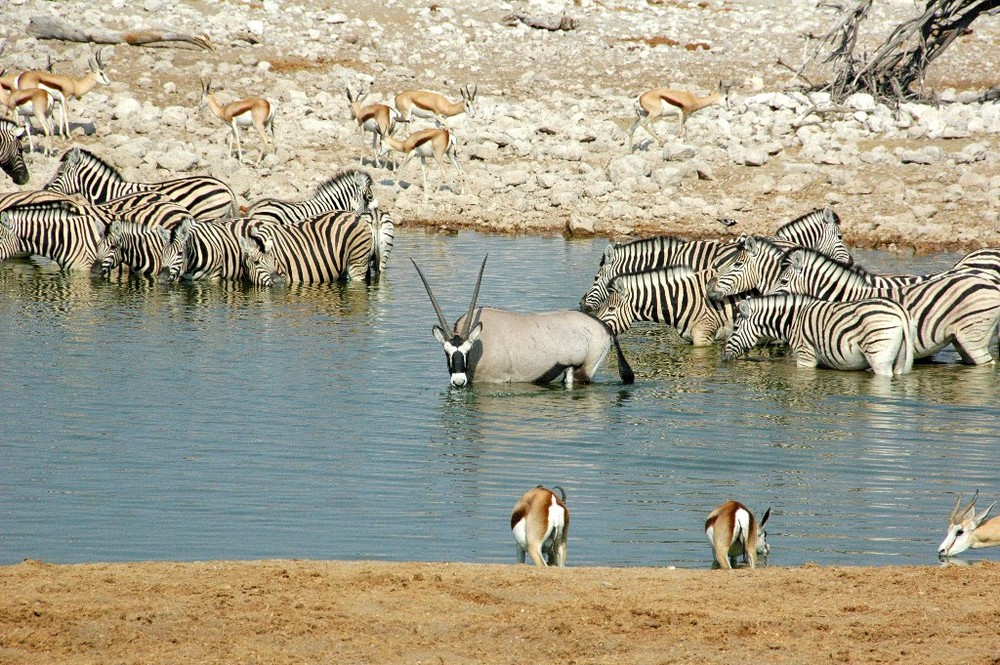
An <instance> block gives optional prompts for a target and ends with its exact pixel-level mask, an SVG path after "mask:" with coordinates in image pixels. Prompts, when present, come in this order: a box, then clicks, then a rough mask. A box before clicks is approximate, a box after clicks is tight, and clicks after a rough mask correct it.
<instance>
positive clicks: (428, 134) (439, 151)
mask: <svg viewBox="0 0 1000 665" xmlns="http://www.w3.org/2000/svg"><path fill="white" fill-rule="evenodd" d="M382 141H383V143H382V152H383V154H384V153H386V152H388V151H389V149H390V148H391V149H392V150H395V151H397V152H402V153H405V154H406V159H404V160H403V163H402V164H400V165H399V170H402V169H403V167H404V166H406V165H407V164H408V163H409V162H410V160H411V159H413V158H414V157H419V158H420V174H421V175H422V176H423V183H424V202H425V203H426V202H427V166H426V164H427V158H428V157H433V158H434V159H435V161H437V163H438V166H440V167H441V184H439V185H438V186H437V189H441V187H442V186H444V180H445V177H446V175H447V174H446V173H445V166H444V157H445V156H447V157H448V160H449V161H450V162H451V163H452V164H454V165H455V169H456V170H458V175H459V191H460V192H461V193H464V192H465V171H463V170H462V167H461V165H460V164H459V163H458V157H457V152H458V146H457V144H456V143H455V137H454V136H453V135H452V133H451V132H449V131H448V130H447V129H445V128H444V127H437V128H431V129H422V130H420V131H419V132H414V133H413V134H410V135H409V136H407V137H406V139H405V140H403V141H400V140H399V139H396V138H393V137H391V136H389V135H388V134H386V135H383V136H382ZM435 191H436V190H435Z"/></svg>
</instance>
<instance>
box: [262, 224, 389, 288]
mask: <svg viewBox="0 0 1000 665" xmlns="http://www.w3.org/2000/svg"><path fill="white" fill-rule="evenodd" d="M371 217H372V215H371V214H366V215H360V216H359V215H355V214H354V213H353V212H348V211H337V212H332V213H327V214H325V215H320V216H319V217H314V218H312V219H308V220H306V221H304V222H300V223H298V224H293V225H290V226H285V225H281V224H275V223H273V222H258V223H255V224H254V225H253V226H251V227H250V228H249V229H248V232H247V235H248V237H249V238H250V240H252V241H254V242H256V244H257V249H259V250H260V251H261V252H263V254H264V255H265V256H266V257H268V258H269V259H270V260H271V267H272V270H273V272H276V273H278V274H279V275H281V276H282V277H284V278H285V280H286V281H287V282H288V283H289V284H292V283H305V284H322V283H327V282H336V281H338V280H339V279H341V278H342V277H346V278H347V279H366V278H368V277H370V275H371V267H372V258H371V257H372V256H373V250H372V246H373V244H374V239H373V237H372V232H371V225H372V222H371V221H370V218H371ZM253 258H254V259H255V260H256V259H258V258H259V257H257V256H256V255H254V257H253ZM258 274H259V273H258Z"/></svg>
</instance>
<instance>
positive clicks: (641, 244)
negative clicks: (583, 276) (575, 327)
mask: <svg viewBox="0 0 1000 665" xmlns="http://www.w3.org/2000/svg"><path fill="white" fill-rule="evenodd" d="M727 247H728V244H727V243H722V242H720V241H718V240H683V239H681V238H676V237H674V236H656V237H653V238H643V239H640V240H633V241H630V242H626V243H614V244H609V245H608V246H607V247H605V248H604V254H603V255H601V262H600V264H599V265H598V269H597V274H595V275H594V283H593V285H592V286H591V287H590V290H589V291H587V293H586V294H584V296H583V298H582V299H581V300H580V309H582V310H584V311H593V310H595V309H597V308H598V307H600V305H601V303H603V302H604V301H605V300H606V299H607V297H608V284H609V283H610V282H611V280H612V279H614V278H615V277H616V276H618V275H623V274H626V273H634V272H642V271H645V270H659V269H661V268H669V267H671V266H687V267H689V268H691V269H693V270H706V269H708V268H711V267H712V265H713V264H714V263H715V260H716V258H717V257H718V256H719V255H720V254H721V253H723V252H725V251H726V249H727Z"/></svg>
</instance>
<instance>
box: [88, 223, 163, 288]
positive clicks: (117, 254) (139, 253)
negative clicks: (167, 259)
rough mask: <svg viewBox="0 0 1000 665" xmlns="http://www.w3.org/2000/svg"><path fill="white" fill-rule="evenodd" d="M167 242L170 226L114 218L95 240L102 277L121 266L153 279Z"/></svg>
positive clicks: (159, 267)
mask: <svg viewBox="0 0 1000 665" xmlns="http://www.w3.org/2000/svg"><path fill="white" fill-rule="evenodd" d="M169 242H170V229H168V228H166V227H163V226H146V225H144V224H136V223H134V222H121V221H114V222H112V223H111V225H110V226H109V227H108V232H107V233H106V234H104V237H103V238H101V240H100V242H98V243H97V255H96V258H95V261H96V263H97V264H98V265H99V266H100V272H101V276H103V277H110V276H111V273H112V272H114V271H115V269H116V268H118V267H119V266H122V265H124V266H127V267H128V269H129V274H130V275H135V276H142V277H146V278H155V277H156V276H157V275H158V274H160V272H161V269H162V267H163V265H162V263H161V261H162V259H163V248H164V247H166V245H167V244H168V243H169Z"/></svg>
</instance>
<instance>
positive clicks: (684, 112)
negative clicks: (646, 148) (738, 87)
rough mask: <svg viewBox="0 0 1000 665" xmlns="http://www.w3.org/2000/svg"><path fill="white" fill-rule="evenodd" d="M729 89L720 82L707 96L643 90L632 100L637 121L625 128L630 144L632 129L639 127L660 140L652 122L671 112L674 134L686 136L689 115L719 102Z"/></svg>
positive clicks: (662, 90)
mask: <svg viewBox="0 0 1000 665" xmlns="http://www.w3.org/2000/svg"><path fill="white" fill-rule="evenodd" d="M727 92H728V87H727V86H726V85H725V84H723V83H722V82H721V81H720V82H719V89H718V90H716V91H715V92H713V93H712V94H710V95H708V96H707V97H699V96H697V95H695V94H692V93H690V92H687V91H686V90H671V89H670V88H654V89H653V90H649V91H647V92H644V93H642V94H641V95H639V97H638V98H637V99H636V100H635V114H636V116H638V117H637V118H636V121H635V122H633V123H632V126H631V127H630V128H629V130H628V140H629V145H631V144H632V138H633V135H634V134H635V130H636V129H638V128H639V127H642V128H643V129H645V130H646V132H647V133H648V134H649V135H650V136H652V137H653V138H654V139H656V141H657V142H658V143H661V144H662V143H663V139H661V138H660V136H659V134H657V133H656V132H654V131H653V122H654V121H656V120H658V119H660V118H663V117H665V116H667V115H670V114H677V133H678V135H679V136H680V137H682V138H683V137H684V136H685V132H686V130H685V123H686V122H687V118H688V116H689V115H691V114H692V113H694V112H695V111H698V110H701V109H703V108H705V107H706V106H710V105H712V104H714V103H716V102H717V101H719V100H720V99H721V98H722V96H723V95H724V94H726V93H727Z"/></svg>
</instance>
